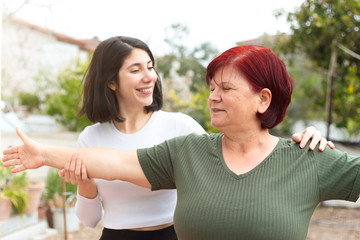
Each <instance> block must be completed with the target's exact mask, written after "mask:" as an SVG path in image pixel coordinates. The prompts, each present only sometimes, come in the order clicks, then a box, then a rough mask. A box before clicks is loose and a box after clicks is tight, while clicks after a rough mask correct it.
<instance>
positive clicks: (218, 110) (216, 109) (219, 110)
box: [211, 108, 225, 113]
mask: <svg viewBox="0 0 360 240" xmlns="http://www.w3.org/2000/svg"><path fill="white" fill-rule="evenodd" d="M211 111H212V112H214V113H217V112H225V110H222V109H218V108H213V109H211Z"/></svg>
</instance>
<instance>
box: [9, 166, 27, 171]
mask: <svg viewBox="0 0 360 240" xmlns="http://www.w3.org/2000/svg"><path fill="white" fill-rule="evenodd" d="M25 170H27V169H26V167H24V166H23V165H21V166H19V167H16V168H13V169H11V172H12V173H19V172H23V171H25Z"/></svg>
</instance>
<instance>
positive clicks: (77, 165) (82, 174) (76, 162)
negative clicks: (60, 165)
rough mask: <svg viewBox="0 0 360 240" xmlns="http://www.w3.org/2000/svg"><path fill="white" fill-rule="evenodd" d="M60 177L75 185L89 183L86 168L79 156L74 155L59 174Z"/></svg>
mask: <svg viewBox="0 0 360 240" xmlns="http://www.w3.org/2000/svg"><path fill="white" fill-rule="evenodd" d="M59 176H64V177H65V181H66V182H69V183H71V184H74V185H78V184H83V183H86V182H87V181H88V177H87V172H86V168H85V166H83V164H82V160H81V159H80V158H79V155H78V154H73V155H71V157H70V158H69V159H68V160H67V161H66V162H65V165H64V169H63V170H62V171H60V172H59Z"/></svg>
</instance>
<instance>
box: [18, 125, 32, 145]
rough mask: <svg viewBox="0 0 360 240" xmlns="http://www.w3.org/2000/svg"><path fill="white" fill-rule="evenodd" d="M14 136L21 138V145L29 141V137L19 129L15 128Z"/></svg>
mask: <svg viewBox="0 0 360 240" xmlns="http://www.w3.org/2000/svg"><path fill="white" fill-rule="evenodd" d="M16 134H17V135H18V136H19V137H20V138H21V140H22V141H23V143H25V142H26V141H27V140H28V139H29V137H28V136H27V135H26V134H25V133H24V132H23V131H21V130H20V128H19V127H17V128H16Z"/></svg>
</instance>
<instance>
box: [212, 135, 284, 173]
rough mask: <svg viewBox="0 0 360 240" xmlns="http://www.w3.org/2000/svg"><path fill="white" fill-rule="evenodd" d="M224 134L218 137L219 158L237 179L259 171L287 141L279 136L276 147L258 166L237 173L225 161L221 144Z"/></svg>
mask: <svg viewBox="0 0 360 240" xmlns="http://www.w3.org/2000/svg"><path fill="white" fill-rule="evenodd" d="M223 135H224V134H223V133H221V134H219V135H218V139H217V141H216V142H217V149H218V151H217V152H218V157H219V160H220V162H221V165H222V166H223V168H224V169H225V171H226V172H228V173H229V174H230V175H231V176H233V177H234V178H236V179H242V178H245V177H247V176H249V175H252V174H253V173H255V172H257V171H258V169H260V168H261V167H262V166H263V165H264V164H265V163H266V162H267V161H268V160H269V159H270V158H271V157H272V155H273V154H274V152H275V151H277V150H278V149H279V148H280V147H281V146H282V145H283V144H284V143H285V141H286V139H283V138H280V137H279V141H278V143H277V144H276V146H275V148H274V149H273V150H272V151H271V153H270V154H269V155H268V156H267V157H266V158H265V159H264V160H263V161H262V162H261V163H259V164H258V165H257V166H256V167H254V168H253V169H251V170H250V171H248V172H246V173H241V174H236V173H235V172H233V171H232V170H231V169H230V168H229V167H228V166H227V165H226V163H225V159H224V155H223V151H222V145H221V139H222V136H223Z"/></svg>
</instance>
